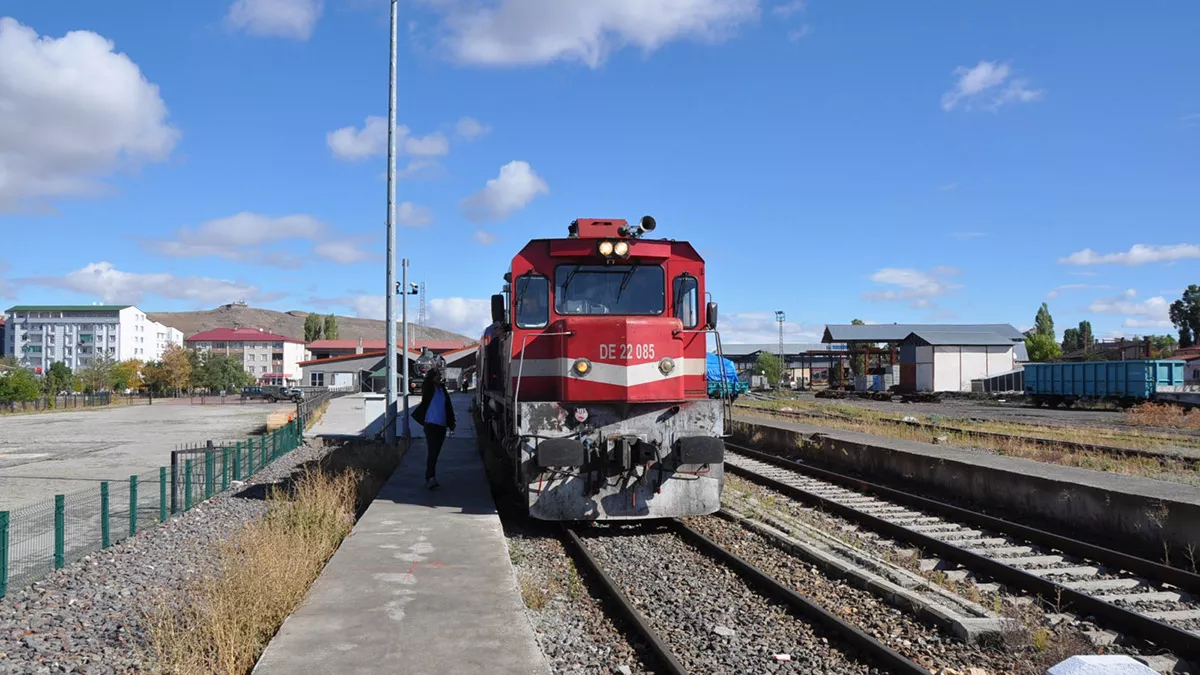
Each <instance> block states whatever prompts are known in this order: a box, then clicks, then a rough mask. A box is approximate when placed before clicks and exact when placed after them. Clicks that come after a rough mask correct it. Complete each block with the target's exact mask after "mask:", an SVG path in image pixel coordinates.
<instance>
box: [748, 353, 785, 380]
mask: <svg viewBox="0 0 1200 675" xmlns="http://www.w3.org/2000/svg"><path fill="white" fill-rule="evenodd" d="M754 369H755V371H757V374H760V375H766V377H767V382H770V383H771V384H772V385H777V384H779V378H781V377H783V363H782V362H781V361H780V360H779V357H778V356H777V355H775V354H772V353H771V352H759V353H758V363H757V364H756V365H755V367H754Z"/></svg>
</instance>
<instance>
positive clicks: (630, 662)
mask: <svg viewBox="0 0 1200 675" xmlns="http://www.w3.org/2000/svg"><path fill="white" fill-rule="evenodd" d="M508 543H509V555H510V558H511V559H512V562H513V567H514V568H515V572H516V575H517V582H518V583H519V584H520V586H521V592H522V593H521V594H522V597H523V599H524V600H525V605H526V610H527V612H528V614H529V619H530V623H531V624H532V625H533V630H534V633H535V635H536V636H537V640H538V646H539V647H541V649H542V653H543V654H545V656H546V661H547V662H548V663H549V664H550V668H551V671H552V672H554V673H573V674H574V673H587V674H589V675H607V674H609V673H619V674H623V675H634V674H637V673H646V672H648V671H652V670H653V668H652V666H651V667H650V668H647V666H646V665H645V663H644V662H643V659H646V660H647V662H648V663H650V664H652V663H653V661H652V660H650V659H652V658H653V657H652V656H651V655H649V654H648V653H647V654H642V653H640V652H644V651H645V650H644V648H640V647H641V646H640V645H638V646H635V645H632V644H630V642H629V640H628V639H626V637H625V633H624V632H623V629H624V627H623V626H620V625H618V624H617V623H614V621H613V619H611V618H610V617H609V616H608V615H607V614H606V613H605V609H604V606H603V605H602V604H601V603H600V602H599V601H598V600H597V599H596V598H595V597H593V596H592V595H591V593H589V592H588V588H587V585H586V582H585V580H584V579H583V578H582V577H580V576H579V574H578V572H577V571H576V569H575V566H574V563H573V561H572V560H571V558H570V556H569V555H568V554H567V552H566V550H565V549H564V548H563V545H562V542H561V541H560V540H559V539H557V538H556V537H553V536H536V535H533V536H523V535H519V534H513V533H510V534H509V542H508ZM639 648H640V649H639Z"/></svg>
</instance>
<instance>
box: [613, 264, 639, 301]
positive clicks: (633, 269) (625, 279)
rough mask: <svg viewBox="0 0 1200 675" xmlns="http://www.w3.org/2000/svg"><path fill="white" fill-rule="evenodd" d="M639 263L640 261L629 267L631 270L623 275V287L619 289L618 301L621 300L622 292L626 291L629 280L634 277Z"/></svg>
mask: <svg viewBox="0 0 1200 675" xmlns="http://www.w3.org/2000/svg"><path fill="white" fill-rule="evenodd" d="M638 265H639V263H633V266H632V267H630V268H629V271H628V272H626V273H625V276H623V277H621V287H620V288H618V289H617V299H616V302H619V301H620V300H621V294H622V293H624V292H625V287H626V286H628V285H629V281H630V280H631V279H633V273H634V272H636V271H637V268H638Z"/></svg>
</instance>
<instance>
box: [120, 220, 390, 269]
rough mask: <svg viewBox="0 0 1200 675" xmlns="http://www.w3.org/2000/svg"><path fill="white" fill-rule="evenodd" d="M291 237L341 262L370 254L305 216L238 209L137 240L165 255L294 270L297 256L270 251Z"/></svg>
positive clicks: (301, 261)
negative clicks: (168, 236) (166, 235)
mask: <svg viewBox="0 0 1200 675" xmlns="http://www.w3.org/2000/svg"><path fill="white" fill-rule="evenodd" d="M291 240H305V241H312V242H314V247H313V253H314V254H316V255H317V256H319V257H322V258H325V259H327V260H332V261H333V262H337V263H341V264H350V263H354V262H358V261H360V260H366V259H369V258H370V257H371V256H370V254H367V253H364V252H362V251H359V250H358V248H357V244H355V243H353V242H351V241H347V240H342V239H338V238H336V236H335V235H334V233H333V231H332V229H331V228H329V227H328V226H327V225H326V224H325V223H323V222H321V221H320V220H318V219H317V218H315V217H313V216H310V215H305V214H293V215H288V216H281V217H272V216H268V215H264V214H261V213H252V212H249V211H243V212H241V213H238V214H235V215H232V216H229V217H227V218H218V219H216V220H210V221H207V222H205V223H202V224H201V225H200V226H199V227H195V228H191V227H186V226H185V227H181V228H179V230H177V231H176V233H175V236H174V237H173V238H171V239H150V240H146V241H144V242H143V243H144V245H145V246H146V247H147V248H148V249H150V250H151V251H153V252H155V253H157V254H159V255H164V256H167V257H170V258H203V257H208V256H212V257H217V258H224V259H225V260H233V261H238V262H254V263H257V264H261V265H268V266H272V267H285V268H292V269H295V268H299V267H302V266H303V265H304V262H305V259H304V257H303V256H301V255H298V254H296V253H294V252H290V251H285V250H278V249H277V248H276V249H271V247H272V246H277V245H279V244H282V243H284V242H288V241H291Z"/></svg>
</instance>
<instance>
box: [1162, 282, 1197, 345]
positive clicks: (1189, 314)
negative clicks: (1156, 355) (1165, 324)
mask: <svg viewBox="0 0 1200 675" xmlns="http://www.w3.org/2000/svg"><path fill="white" fill-rule="evenodd" d="M1169 315H1170V317H1171V323H1173V324H1175V328H1176V329H1177V330H1178V331H1179V346H1180V347H1181V348H1186V347H1191V346H1193V345H1195V344H1196V343H1197V342H1200V286H1197V285H1196V284H1191V285H1189V286H1188V287H1187V289H1185V290H1184V291H1183V297H1181V298H1180V299H1178V300H1176V301H1175V302H1172V303H1171V308H1170V310H1169Z"/></svg>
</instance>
